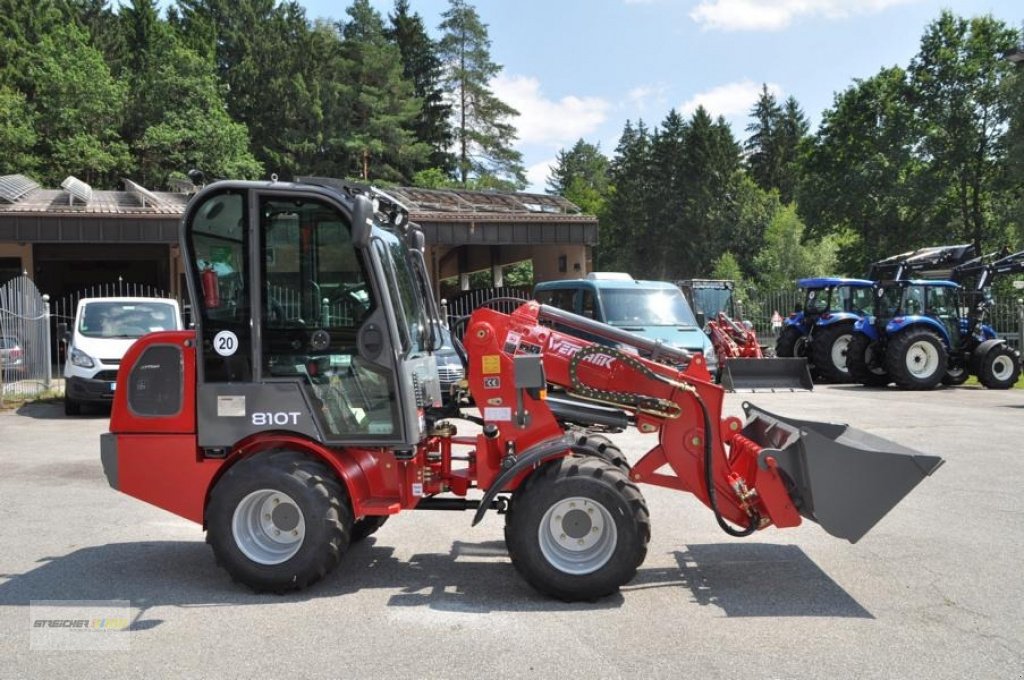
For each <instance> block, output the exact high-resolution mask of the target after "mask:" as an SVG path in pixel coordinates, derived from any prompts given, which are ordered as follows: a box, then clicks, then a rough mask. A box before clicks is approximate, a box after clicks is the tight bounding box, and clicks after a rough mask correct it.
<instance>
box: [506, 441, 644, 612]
mask: <svg viewBox="0 0 1024 680" xmlns="http://www.w3.org/2000/svg"><path fill="white" fill-rule="evenodd" d="M650 537H651V523H650V516H649V515H648V512H647V503H646V502H645V501H644V498H643V496H642V495H641V494H640V489H638V488H637V486H636V485H635V484H633V483H632V482H631V481H629V478H627V477H626V475H624V474H623V473H622V471H621V470H619V469H618V468H617V467H615V466H614V465H612V464H611V463H609V462H608V461H606V460H603V459H601V458H595V457H591V456H585V457H582V458H580V457H575V456H570V457H566V458H562V459H559V460H556V461H552V462H550V463H548V464H547V465H544V466H543V467H541V468H539V469H538V470H536V471H535V472H534V473H533V474H531V475H530V476H529V477H528V478H527V479H526V481H525V482H524V483H523V484H522V486H520V487H519V488H518V489H517V490H516V492H515V494H514V495H513V497H512V504H511V507H510V508H509V511H508V514H507V515H506V516H505V543H506V544H507V546H508V552H509V556H510V557H511V558H512V564H513V565H514V566H515V568H516V570H517V571H519V573H520V574H521V575H522V576H523V578H525V579H526V582H527V583H529V584H530V585H531V586H533V587H534V588H536V589H537V590H539V591H540V592H542V593H545V594H547V595H551V596H553V597H557V598H559V599H561V600H565V601H567V602H575V601H580V600H587V601H591V600H596V599H597V598H599V597H604V596H605V595H610V594H611V593H614V592H616V591H617V590H618V589H619V587H620V586H622V585H623V584H625V583H628V582H629V581H630V580H632V578H633V577H634V576H635V575H636V570H637V567H639V566H640V565H641V564H642V563H643V561H644V558H645V557H646V556H647V542H648V541H649V540H650Z"/></svg>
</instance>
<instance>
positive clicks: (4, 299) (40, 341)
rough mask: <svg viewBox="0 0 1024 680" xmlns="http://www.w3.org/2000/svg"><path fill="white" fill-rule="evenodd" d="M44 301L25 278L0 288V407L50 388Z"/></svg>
mask: <svg viewBox="0 0 1024 680" xmlns="http://www.w3.org/2000/svg"><path fill="white" fill-rule="evenodd" d="M49 316H50V312H49V304H48V301H47V299H46V298H45V297H44V296H42V295H40V294H39V290H38V289H37V288H36V285H35V284H34V283H33V282H32V279H30V278H28V276H25V275H22V276H19V277H17V278H15V279H12V280H10V281H8V282H7V283H5V284H4V285H2V286H0V405H2V404H3V403H4V401H5V400H7V401H15V400H20V399H23V398H25V397H28V396H33V395H38V394H39V393H41V392H43V391H45V390H48V389H50V387H51V384H52V379H53V364H52V363H51V362H50V320H49Z"/></svg>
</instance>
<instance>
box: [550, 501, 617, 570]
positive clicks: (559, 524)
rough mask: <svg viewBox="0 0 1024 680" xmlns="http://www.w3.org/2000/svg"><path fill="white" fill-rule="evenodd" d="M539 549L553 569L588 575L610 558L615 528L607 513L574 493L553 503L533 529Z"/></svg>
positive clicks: (598, 504) (599, 506)
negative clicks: (538, 524)
mask: <svg viewBox="0 0 1024 680" xmlns="http://www.w3.org/2000/svg"><path fill="white" fill-rule="evenodd" d="M537 537H538V539H539V543H540V551H541V553H543V555H544V558H545V559H546V560H547V561H548V563H549V564H550V565H551V566H553V567H554V568H555V569H558V570H559V571H561V572H563V573H566V574H574V575H581V574H590V573H593V572H595V571H597V570H598V569H600V568H601V567H603V566H604V565H605V564H606V563H607V562H608V560H610V559H611V557H612V553H614V552H615V545H616V543H617V542H618V530H617V529H616V528H615V520H614V519H613V518H612V515H611V513H610V512H608V510H607V508H605V507H604V506H603V505H601V504H600V503H598V502H596V501H594V500H593V499H592V498H583V497H581V496H574V497H572V498H565V499H563V500H561V501H559V502H558V503H555V504H554V505H552V506H551V507H550V508H548V511H547V512H545V513H544V517H543V518H541V522H540V526H539V527H538V528H537Z"/></svg>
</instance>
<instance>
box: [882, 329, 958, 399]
mask: <svg viewBox="0 0 1024 680" xmlns="http://www.w3.org/2000/svg"><path fill="white" fill-rule="evenodd" d="M885 363H886V369H887V370H888V371H889V375H891V376H892V379H893V382H895V383H896V386H897V387H899V388H900V389H901V390H930V389H934V388H935V387H936V386H937V385H938V384H939V383H940V382H942V376H944V375H946V371H947V370H948V369H949V358H948V356H947V354H946V346H945V345H944V344H943V343H942V338H940V337H939V335H938V333H936V332H935V331H931V330H928V329H927V328H914V327H911V328H908V329H907V330H905V331H903V332H901V333H898V334H897V335H896V336H895V337H893V338H891V339H890V340H889V348H888V350H887V351H886V353H885Z"/></svg>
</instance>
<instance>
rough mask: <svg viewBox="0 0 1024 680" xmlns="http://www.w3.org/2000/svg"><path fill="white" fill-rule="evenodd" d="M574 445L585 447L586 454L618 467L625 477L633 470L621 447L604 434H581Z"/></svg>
mask: <svg viewBox="0 0 1024 680" xmlns="http://www.w3.org/2000/svg"><path fill="white" fill-rule="evenodd" d="M576 445H577V446H583V447H585V448H586V449H587V450H588V451H589V454H588V455H592V456H596V457H597V458H600V459H602V460H606V461H608V462H609V463H611V464H612V465H614V466H615V467H617V468H619V469H620V470H622V471H623V472H624V473H625V474H626V477H629V473H630V472H631V471H632V470H633V468H632V466H631V465H630V464H629V461H628V460H627V459H626V456H625V454H623V453H622V449H620V448H619V447H618V446H616V445H615V442H613V441H612V440H611V439H609V438H608V437H605V436H604V435H601V434H590V433H586V434H581V435H580V436H579V437H577V438H576Z"/></svg>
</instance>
